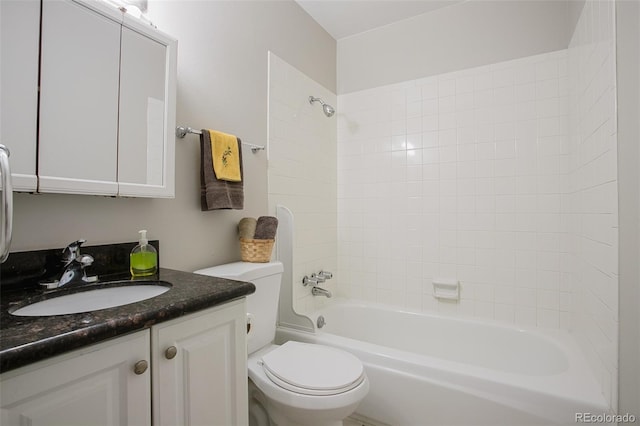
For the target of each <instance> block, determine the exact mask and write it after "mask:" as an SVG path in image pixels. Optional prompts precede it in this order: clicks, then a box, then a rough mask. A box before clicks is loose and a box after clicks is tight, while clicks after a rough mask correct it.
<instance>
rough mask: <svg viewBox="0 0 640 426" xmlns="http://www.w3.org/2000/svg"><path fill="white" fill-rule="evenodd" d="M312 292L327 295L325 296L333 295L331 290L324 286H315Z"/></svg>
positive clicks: (317, 294) (316, 294)
mask: <svg viewBox="0 0 640 426" xmlns="http://www.w3.org/2000/svg"><path fill="white" fill-rule="evenodd" d="M311 294H313V295H314V296H325V297H331V292H330V291H329V290H325V289H324V288H322V287H318V286H317V285H316V286H313V288H312V289H311Z"/></svg>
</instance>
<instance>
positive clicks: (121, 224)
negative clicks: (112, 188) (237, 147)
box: [12, 1, 336, 270]
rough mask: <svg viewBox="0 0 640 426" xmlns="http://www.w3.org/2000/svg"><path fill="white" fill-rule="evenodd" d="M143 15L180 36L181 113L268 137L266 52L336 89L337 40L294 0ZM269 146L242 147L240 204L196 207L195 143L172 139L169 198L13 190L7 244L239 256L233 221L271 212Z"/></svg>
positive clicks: (204, 123)
mask: <svg viewBox="0 0 640 426" xmlns="http://www.w3.org/2000/svg"><path fill="white" fill-rule="evenodd" d="M148 15H149V17H150V18H151V19H152V20H153V21H154V23H155V24H156V25H157V26H158V28H160V29H161V30H163V31H164V32H166V33H168V34H171V35H173V36H174V37H176V38H177V39H178V94H177V98H178V101H177V102H178V104H177V123H178V124H179V125H186V126H191V127H196V128H202V127H213V128H216V129H219V130H222V131H225V132H229V133H234V134H237V135H239V136H240V137H241V138H242V139H243V140H244V141H246V142H250V143H254V144H260V145H264V144H266V143H267V85H268V81H267V52H268V51H269V50H271V51H273V52H274V53H276V54H277V55H279V56H280V57H281V58H283V59H285V60H286V61H288V62H289V63H291V64H292V65H294V66H295V67H297V68H298V69H300V70H301V71H303V72H304V73H305V74H307V75H309V76H310V77H311V78H313V79H314V80H316V81H318V82H319V83H321V84H322V85H323V86H325V87H327V88H328V89H330V90H331V91H335V85H336V82H335V80H336V78H335V72H336V71H335V70H336V61H335V58H336V42H335V40H334V39H333V38H331V36H329V35H328V34H327V33H326V32H325V31H324V30H323V29H322V28H321V27H320V26H319V25H318V24H316V23H315V21H313V20H312V19H311V18H310V17H309V16H308V15H307V14H306V13H305V12H304V11H303V10H302V9H301V8H300V7H299V6H298V5H297V4H296V3H295V2H293V1H256V2H247V1H243V2H237V1H229V2H224V1H208V2H205V1H151V2H149V14H148ZM266 158H267V157H266V152H264V151H263V152H260V153H258V154H252V153H251V152H250V151H249V150H246V151H245V153H244V169H245V209H244V210H242V211H235V210H234V211H211V212H201V211H200V199H199V196H200V194H199V143H198V138H197V136H194V135H189V136H187V137H186V138H185V139H177V141H176V197H175V199H171V200H153V199H151V200H149V199H117V198H106V197H94V196H71V195H53V194H43V195H31V194H16V196H15V206H14V207H15V215H14V240H13V246H12V251H22V250H33V249H40V248H51V247H61V246H64V245H66V244H67V243H68V242H71V241H73V240H75V239H77V238H85V239H87V240H88V243H87V244H102V243H111V242H122V241H134V240H136V239H137V231H138V230H139V229H142V228H146V229H148V230H149V237H150V238H152V239H159V240H160V242H161V263H162V266H164V267H169V268H176V269H182V270H194V269H197V268H202V267H204V266H207V265H212V264H219V263H224V262H228V261H233V260H238V259H239V248H238V245H237V242H236V234H235V227H236V223H237V221H238V220H239V219H240V218H242V217H244V216H259V215H264V214H267V213H268V212H267V160H266Z"/></svg>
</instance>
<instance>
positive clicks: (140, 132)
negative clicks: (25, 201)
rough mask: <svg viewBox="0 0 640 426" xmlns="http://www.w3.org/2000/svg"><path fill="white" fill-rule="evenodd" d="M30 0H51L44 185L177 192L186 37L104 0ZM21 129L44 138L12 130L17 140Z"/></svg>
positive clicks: (43, 102) (45, 47)
mask: <svg viewBox="0 0 640 426" xmlns="http://www.w3.org/2000/svg"><path fill="white" fill-rule="evenodd" d="M12 2H14V0H8V1H7V3H12ZM21 2H22V1H21V0H20V1H15V3H21ZM4 3H5V1H4V0H3V6H2V7H3V11H2V14H3V24H4V19H5V18H4V14H5V10H4V9H6V7H5V6H4ZM27 3H36V4H37V5H38V13H40V5H41V27H40V31H38V32H37V33H36V35H38V34H39V35H40V39H41V41H40V50H39V53H40V65H39V68H38V65H37V61H36V65H35V67H36V75H37V73H38V71H39V75H40V77H39V89H40V99H39V109H38V110H37V111H36V112H35V114H36V116H37V118H36V117H35V116H34V113H33V112H31V117H32V118H33V121H37V122H38V137H37V150H35V149H34V151H37V152H36V156H35V157H34V158H33V160H32V161H33V164H34V165H37V167H36V170H35V173H34V174H37V182H38V186H37V191H38V192H49V193H66V194H94V195H108V196H109V195H110V196H133V197H168V198H170V197H173V196H174V179H175V178H174V174H175V166H174V160H175V136H174V133H173V129H174V128H175V91H176V63H177V62H176V58H177V55H176V50H177V41H176V40H175V39H173V38H171V37H169V36H167V35H166V34H163V33H162V32H160V31H158V30H156V29H155V28H153V27H152V26H150V25H148V24H146V23H144V22H142V21H140V20H137V19H135V18H133V17H130V16H129V15H126V14H125V13H123V12H122V11H120V10H118V9H116V8H114V7H112V6H110V5H107V4H105V3H102V2H99V1H86V0H42V1H41V2H40V1H32V0H27ZM23 7H24V6H23ZM16 8H19V7H18V6H16ZM38 18H40V16H39V17H38ZM30 31H32V30H30ZM4 39H5V37H4V33H3V53H2V55H3V58H2V62H3V73H4V71H5V69H4V64H5V53H4ZM36 50H37V47H36ZM36 59H37V57H36ZM16 66H17V64H16ZM7 67H9V68H13V67H14V66H13V65H10V64H9V65H7ZM31 67H33V65H31ZM7 84H10V83H7ZM29 84H32V83H31V82H29ZM4 87H5V82H4V80H3V90H4ZM3 99H4V95H3ZM24 114H27V112H25V113H24ZM2 115H3V126H4V121H5V108H4V104H3V111H2ZM17 137H19V142H18V144H25V145H29V144H31V142H32V141H33V144H34V146H35V143H36V142H35V141H36V139H35V138H31V137H28V136H27V135H17V136H16V135H13V136H12V137H10V136H6V137H5V135H4V130H3V141H4V144H5V145H7V146H9V148H10V149H11V146H12V144H11V142H10V139H16V138H17ZM14 178H15V172H14ZM18 189H19V190H33V188H18Z"/></svg>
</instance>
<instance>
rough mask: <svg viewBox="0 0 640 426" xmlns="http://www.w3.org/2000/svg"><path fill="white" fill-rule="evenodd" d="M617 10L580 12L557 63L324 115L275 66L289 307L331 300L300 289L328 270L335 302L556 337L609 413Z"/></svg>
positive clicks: (375, 92) (438, 81) (274, 184)
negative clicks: (290, 223)
mask: <svg viewBox="0 0 640 426" xmlns="http://www.w3.org/2000/svg"><path fill="white" fill-rule="evenodd" d="M614 10H615V3H614V2H610V1H587V2H586V3H585V7H584V9H583V11H582V14H581V16H580V19H579V21H578V24H577V26H576V29H575V32H574V34H573V38H572V40H571V44H570V46H569V48H568V49H566V50H561V51H557V52H551V53H545V54H540V55H536V56H531V57H525V58H521V59H516V60H511V61H508V62H501V63H496V64H491V65H486V66H481V67H477V68H472V69H466V70H460V71H456V72H451V73H447V74H441V75H436V76H429V77H426V78H422V79H417V80H412V81H406V82H402V83H399V84H394V85H389V86H383V87H376V88H372V89H368V90H364V91H360V92H354V93H348V94H343V95H339V96H338V99H337V107H338V108H337V111H338V112H337V113H336V115H335V116H334V117H333V118H332V119H327V118H326V117H324V116H323V115H322V113H321V111H320V110H319V108H316V109H317V111H316V110H315V109H306V108H305V99H306V98H307V97H308V95H310V94H314V95H315V94H316V93H319V94H320V96H323V97H325V100H326V99H331V102H333V101H334V100H335V97H334V96H335V95H332V94H331V93H330V92H329V91H327V90H326V89H324V88H322V87H320V86H319V85H318V84H317V83H315V82H313V81H312V80H310V79H309V78H308V77H306V76H305V75H304V74H302V73H300V72H299V71H297V70H296V69H295V68H293V67H291V66H290V65H288V64H286V63H285V62H284V61H282V60H280V59H279V58H277V57H275V56H273V55H272V63H271V74H270V96H269V98H270V105H269V106H270V118H269V133H270V136H269V203H270V209H271V210H275V205H276V204H278V203H282V204H285V205H287V206H288V207H289V208H290V209H291V210H292V211H293V213H294V216H295V228H296V229H295V234H296V236H295V240H294V242H293V243H294V253H295V258H294V265H293V266H294V281H296V282H294V285H293V291H294V308H295V310H296V311H297V312H299V313H305V312H309V311H312V310H313V309H314V308H316V307H318V305H322V304H324V303H327V302H329V303H330V302H331V300H328V299H326V298H318V297H312V296H311V295H310V292H309V290H308V287H302V286H301V285H299V283H298V282H297V281H299V280H300V279H301V278H302V276H303V275H304V274H307V273H309V272H313V271H315V270H316V269H319V268H332V269H333V272H336V273H335V275H334V279H333V280H331V281H330V282H328V283H327V284H328V286H327V287H328V288H329V289H330V290H331V291H332V292H333V293H334V294H337V295H338V296H345V297H348V298H351V299H354V300H364V301H373V302H379V303H384V304H387V305H395V306H398V307H401V308H406V309H412V310H424V311H430V312H434V311H437V312H441V313H443V314H446V315H449V316H467V317H469V316H471V317H478V318H481V319H490V320H497V321H501V322H505V323H512V324H517V325H523V326H537V327H544V328H561V329H568V330H570V331H571V332H572V333H573V335H574V336H575V337H576V338H577V340H578V342H579V343H580V346H581V347H582V349H583V352H584V354H585V355H586V358H587V359H588V360H589V363H590V364H591V367H592V370H593V372H594V374H595V376H596V378H597V379H598V381H599V382H600V385H601V389H602V392H603V394H604V395H605V397H606V398H607V399H608V401H609V402H610V404H611V406H612V407H616V405H617V391H616V389H617V375H618V371H617V368H618V367H617V356H618V354H617V347H618V338H617V333H618V266H617V264H618V252H617V247H618V220H617V163H616V160H617V157H616V156H617V138H616V106H615V105H616V104H615V38H614V34H615V16H614ZM316 96H318V95H316ZM331 102H330V103H331ZM336 125H337V154H336V140H335V133H334V129H335V127H333V126H336ZM336 158H337V164H336ZM336 174H337V177H336ZM336 180H337V183H336ZM336 185H337V195H336ZM336 199H337V205H336ZM336 212H337V213H336ZM336 251H337V256H336ZM327 265H329V266H327ZM434 278H452V279H456V280H459V282H460V289H461V291H460V301H459V302H451V301H438V300H437V299H435V298H434V297H433V290H432V280H433V279H434Z"/></svg>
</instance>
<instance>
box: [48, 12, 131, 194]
mask: <svg viewBox="0 0 640 426" xmlns="http://www.w3.org/2000/svg"><path fill="white" fill-rule="evenodd" d="M97 5H98V3H97V2H96V6H97ZM120 28H121V25H120V22H118V21H117V18H116V17H115V16H114V19H111V18H109V17H108V15H105V14H102V13H97V12H96V11H95V10H93V9H90V8H88V7H86V6H85V5H82V4H78V3H76V2H73V1H69V0H64V1H61V0H44V2H43V5H42V44H41V46H42V47H41V77H40V85H41V86H40V139H39V150H38V156H39V178H40V182H39V186H40V188H39V190H40V192H62V193H81V194H102V195H116V194H117V191H118V185H117V182H116V170H117V151H118V145H117V140H118V139H117V138H118V84H119V69H120V66H119V62H120Z"/></svg>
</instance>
